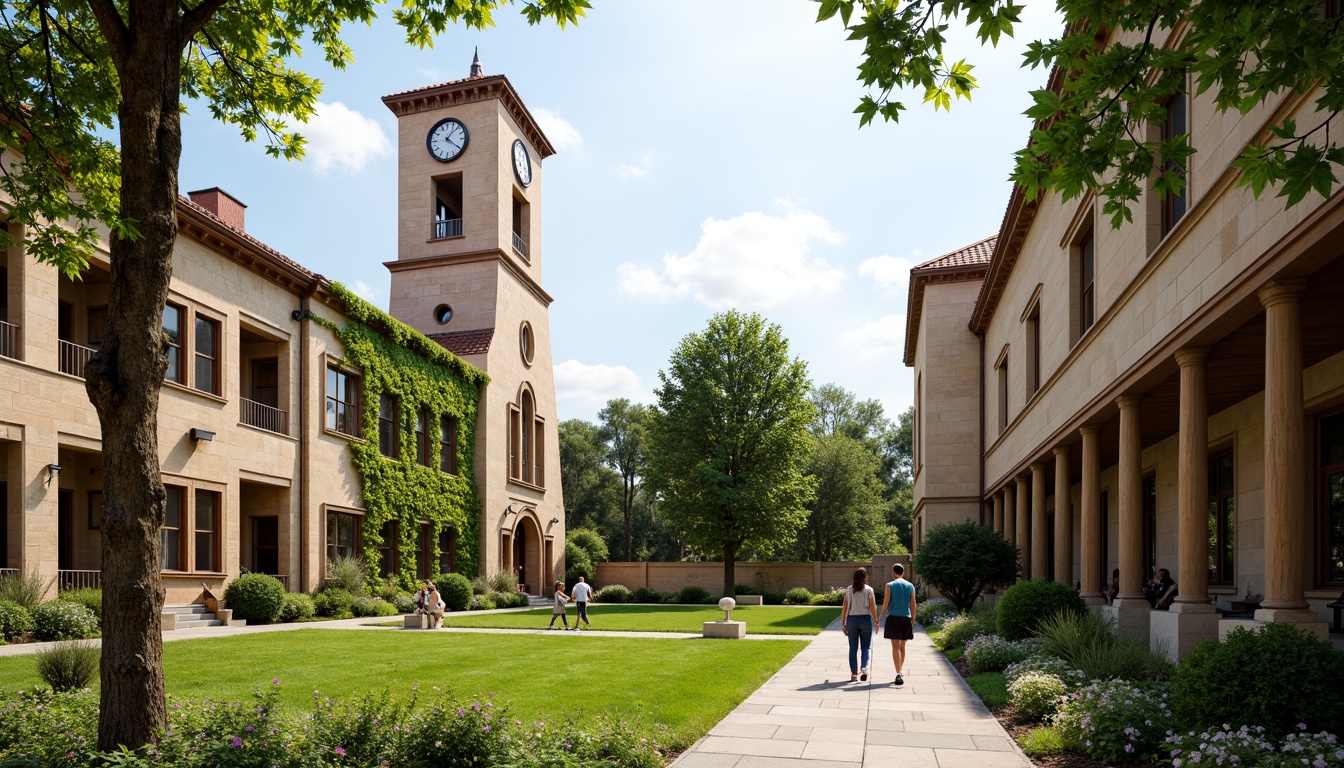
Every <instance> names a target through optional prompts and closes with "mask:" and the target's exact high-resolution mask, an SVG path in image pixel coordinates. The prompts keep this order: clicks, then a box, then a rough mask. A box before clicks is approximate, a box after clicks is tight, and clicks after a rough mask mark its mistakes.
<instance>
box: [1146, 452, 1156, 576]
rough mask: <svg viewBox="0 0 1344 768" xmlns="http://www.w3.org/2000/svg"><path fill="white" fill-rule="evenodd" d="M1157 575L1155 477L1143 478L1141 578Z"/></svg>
mask: <svg viewBox="0 0 1344 768" xmlns="http://www.w3.org/2000/svg"><path fill="white" fill-rule="evenodd" d="M1156 573H1157V475H1148V476H1147V477H1145V478H1143V578H1144V580H1145V581H1146V580H1148V579H1149V578H1150V577H1152V576H1153V575H1154V574H1156Z"/></svg>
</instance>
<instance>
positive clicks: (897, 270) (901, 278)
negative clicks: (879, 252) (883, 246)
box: [859, 251, 920, 296]
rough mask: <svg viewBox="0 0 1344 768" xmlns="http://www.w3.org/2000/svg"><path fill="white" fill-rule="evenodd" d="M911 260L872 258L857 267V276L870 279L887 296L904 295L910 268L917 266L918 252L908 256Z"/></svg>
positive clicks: (891, 257)
mask: <svg viewBox="0 0 1344 768" xmlns="http://www.w3.org/2000/svg"><path fill="white" fill-rule="evenodd" d="M910 255H911V256H912V257H913V259H903V258H901V257H899V256H874V257H873V258H871V259H868V260H866V261H864V262H863V263H862V264H860V265H859V274H860V275H863V276H864V277H871V278H872V279H873V282H875V283H877V285H878V287H880V288H881V289H882V293H883V294H884V295H887V296H891V295H895V294H899V293H904V292H905V286H906V285H907V284H909V282H910V268H911V267H913V266H915V265H916V264H918V263H919V262H918V261H917V259H919V257H920V252H919V251H915V252H913V253H911V254H910Z"/></svg>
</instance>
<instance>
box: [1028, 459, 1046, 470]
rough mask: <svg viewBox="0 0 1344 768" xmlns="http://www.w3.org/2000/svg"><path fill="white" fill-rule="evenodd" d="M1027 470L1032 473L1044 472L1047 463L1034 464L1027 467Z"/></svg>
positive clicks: (1038, 462)
mask: <svg viewBox="0 0 1344 768" xmlns="http://www.w3.org/2000/svg"><path fill="white" fill-rule="evenodd" d="M1027 469H1030V470H1031V471H1032V472H1044V471H1045V462H1041V461H1037V462H1033V463H1032V465H1031V466H1030V467H1027Z"/></svg>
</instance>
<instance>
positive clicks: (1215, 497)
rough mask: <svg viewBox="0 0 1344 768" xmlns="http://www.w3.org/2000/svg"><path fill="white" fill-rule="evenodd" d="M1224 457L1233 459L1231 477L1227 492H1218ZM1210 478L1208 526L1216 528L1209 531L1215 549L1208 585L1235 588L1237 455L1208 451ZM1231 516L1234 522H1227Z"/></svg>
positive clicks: (1210, 564) (1226, 451) (1211, 557)
mask: <svg viewBox="0 0 1344 768" xmlns="http://www.w3.org/2000/svg"><path fill="white" fill-rule="evenodd" d="M1225 458H1227V459H1231V462H1230V466H1229V468H1228V472H1229V474H1230V475H1231V477H1230V478H1229V481H1228V484H1227V490H1225V491H1224V490H1219V482H1218V481H1219V479H1220V478H1219V475H1220V473H1219V470H1218V464H1219V463H1221V462H1222V460H1223V459H1225ZM1208 479H1209V498H1208V508H1209V514H1210V518H1211V519H1210V520H1209V524H1210V525H1211V526H1212V527H1213V529H1214V530H1211V531H1209V540H1210V542H1211V543H1212V544H1213V546H1214V550H1215V551H1214V552H1210V553H1209V573H1208V578H1209V580H1208V585H1209V586H1211V587H1218V586H1222V587H1226V586H1232V585H1235V584H1236V581H1237V572H1236V569H1237V549H1236V546H1237V528H1236V525H1237V524H1236V514H1237V508H1236V497H1237V464H1236V456H1235V455H1234V454H1233V452H1232V448H1231V447H1228V448H1225V449H1223V450H1220V451H1216V452H1215V451H1210V452H1209V476H1208ZM1229 515H1230V516H1231V522H1229V520H1228V518H1229ZM1215 552H1221V553H1223V554H1224V555H1225V558H1226V561H1225V562H1221V563H1220V562H1218V560H1217V559H1215Z"/></svg>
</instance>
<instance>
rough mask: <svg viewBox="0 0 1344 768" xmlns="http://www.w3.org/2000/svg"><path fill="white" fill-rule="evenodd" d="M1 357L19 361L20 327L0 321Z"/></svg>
mask: <svg viewBox="0 0 1344 768" xmlns="http://www.w3.org/2000/svg"><path fill="white" fill-rule="evenodd" d="M0 357H8V358H12V359H14V360H18V359H19V326H17V325H11V324H9V323H6V322H4V321H3V320H0Z"/></svg>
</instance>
